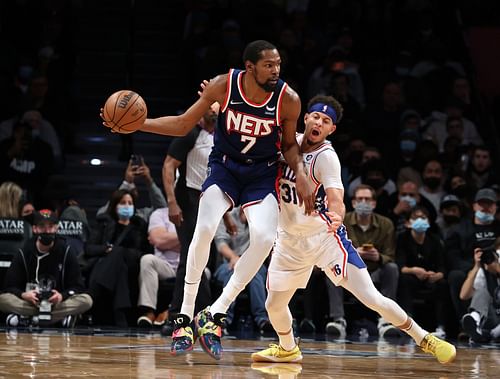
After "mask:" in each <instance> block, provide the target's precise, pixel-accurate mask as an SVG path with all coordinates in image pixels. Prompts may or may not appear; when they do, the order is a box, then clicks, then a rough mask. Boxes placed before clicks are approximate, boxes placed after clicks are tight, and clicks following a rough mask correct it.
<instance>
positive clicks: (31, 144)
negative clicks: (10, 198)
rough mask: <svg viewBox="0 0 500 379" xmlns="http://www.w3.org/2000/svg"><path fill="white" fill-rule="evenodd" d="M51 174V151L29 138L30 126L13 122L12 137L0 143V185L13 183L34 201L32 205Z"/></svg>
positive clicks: (44, 143)
mask: <svg viewBox="0 0 500 379" xmlns="http://www.w3.org/2000/svg"><path fill="white" fill-rule="evenodd" d="M53 171H54V155H53V154H52V149H51V147H50V146H49V145H48V144H47V143H46V142H43V141H42V140H41V139H40V138H39V137H37V136H35V135H33V130H32V128H31V125H29V124H28V123H25V122H17V123H16V124H15V125H14V127H13V129H12V136H11V137H10V138H8V139H6V140H4V141H2V142H0V182H4V181H12V182H15V183H16V184H18V185H19V186H21V188H23V190H25V191H27V193H28V195H30V196H32V197H33V198H34V200H35V204H36V203H37V202H39V201H40V200H41V194H42V193H43V189H44V187H45V185H46V183H47V179H48V177H49V175H50V174H52V173H53Z"/></svg>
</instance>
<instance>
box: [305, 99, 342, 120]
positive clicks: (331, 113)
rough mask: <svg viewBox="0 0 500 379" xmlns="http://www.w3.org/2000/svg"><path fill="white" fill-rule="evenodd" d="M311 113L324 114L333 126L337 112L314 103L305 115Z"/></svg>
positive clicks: (327, 106) (324, 105)
mask: <svg viewBox="0 0 500 379" xmlns="http://www.w3.org/2000/svg"><path fill="white" fill-rule="evenodd" d="M312 112H320V113H324V114H326V115H327V116H328V117H330V118H331V119H332V121H333V123H334V124H335V123H336V122H337V112H335V109H333V108H332V107H331V106H329V105H327V104H323V103H316V104H313V105H312V106H311V107H310V108H309V110H308V111H307V113H312Z"/></svg>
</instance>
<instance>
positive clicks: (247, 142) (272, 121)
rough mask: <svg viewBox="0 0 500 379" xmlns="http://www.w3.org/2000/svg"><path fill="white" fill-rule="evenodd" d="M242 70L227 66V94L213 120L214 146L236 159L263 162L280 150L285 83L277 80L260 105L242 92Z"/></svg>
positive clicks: (275, 155)
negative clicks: (229, 68)
mask: <svg viewBox="0 0 500 379" xmlns="http://www.w3.org/2000/svg"><path fill="white" fill-rule="evenodd" d="M244 72H245V71H242V70H236V69H231V70H230V71H229V75H228V83H227V88H228V90H227V94H226V99H225V100H224V103H223V104H221V111H220V114H219V118H218V120H217V130H216V133H215V137H214V148H215V149H216V150H218V151H220V152H221V153H223V154H225V155H227V156H229V157H231V158H232V159H234V160H237V161H247V160H249V159H250V160H253V161H257V162H259V161H265V160H269V159H272V158H274V157H277V156H278V154H279V153H280V151H281V132H282V127H281V125H280V121H281V120H280V114H281V103H282V100H283V95H284V93H285V90H286V87H287V84H286V83H285V82H284V81H283V80H281V79H280V80H278V83H277V84H276V88H275V89H274V92H272V93H270V94H269V96H268V97H267V98H266V99H265V100H264V102H263V103H261V104H256V103H253V102H252V101H250V100H249V99H248V98H247V97H246V96H245V94H244V93H243V86H242V78H243V74H244Z"/></svg>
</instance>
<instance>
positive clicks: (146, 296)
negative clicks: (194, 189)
mask: <svg viewBox="0 0 500 379" xmlns="http://www.w3.org/2000/svg"><path fill="white" fill-rule="evenodd" d="M148 233H149V234H148V239H149V242H150V244H151V245H152V246H154V254H146V255H143V256H142V258H141V263H140V265H141V266H140V272H139V301H138V302H137V305H138V306H139V308H140V310H142V311H143V314H142V316H141V317H139V319H138V320H137V325H138V326H140V327H151V326H153V325H156V326H161V325H163V324H164V323H165V321H166V319H167V311H163V312H159V311H160V310H159V309H157V302H156V300H157V298H158V287H159V281H160V280H165V279H171V278H175V275H176V272H177V266H178V265H179V252H180V248H181V245H180V242H179V238H177V231H176V230H175V225H174V223H173V222H172V221H170V219H169V218H168V208H160V209H157V210H155V211H154V212H153V213H152V214H151V217H150V218H149V225H148Z"/></svg>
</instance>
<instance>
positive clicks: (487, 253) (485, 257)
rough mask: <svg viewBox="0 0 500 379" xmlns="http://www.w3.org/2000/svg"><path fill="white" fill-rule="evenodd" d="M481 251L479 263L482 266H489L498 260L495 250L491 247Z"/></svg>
mask: <svg viewBox="0 0 500 379" xmlns="http://www.w3.org/2000/svg"><path fill="white" fill-rule="evenodd" d="M482 250H483V254H481V258H480V259H481V263H482V264H484V265H489V264H491V263H493V262H495V261H496V260H498V255H497V252H496V251H495V248H493V247H487V248H485V249H482Z"/></svg>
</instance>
